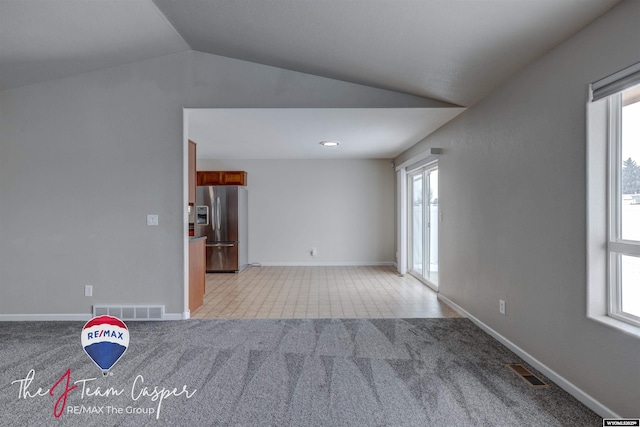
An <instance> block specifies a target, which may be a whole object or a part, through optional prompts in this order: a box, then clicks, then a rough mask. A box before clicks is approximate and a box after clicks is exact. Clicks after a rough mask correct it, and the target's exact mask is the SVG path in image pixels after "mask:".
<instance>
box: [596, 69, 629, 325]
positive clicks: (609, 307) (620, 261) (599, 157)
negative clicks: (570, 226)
mask: <svg viewBox="0 0 640 427" xmlns="http://www.w3.org/2000/svg"><path fill="white" fill-rule="evenodd" d="M591 95H592V100H591V102H590V103H589V105H588V107H587V119H588V143H587V147H588V151H587V170H588V184H587V190H588V192H587V209H588V235H587V251H588V314H589V316H590V317H592V318H595V319H597V320H601V321H603V322H605V323H608V324H610V325H613V326H616V327H618V328H620V329H622V330H625V331H627V332H631V333H633V334H635V335H639V336H640V64H636V65H634V66H632V67H629V68H627V69H625V70H622V71H621V72H619V73H616V74H614V75H612V76H609V77H607V78H605V79H602V80H600V81H598V82H596V83H593V84H592V85H591Z"/></svg>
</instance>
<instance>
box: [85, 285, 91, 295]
mask: <svg viewBox="0 0 640 427" xmlns="http://www.w3.org/2000/svg"><path fill="white" fill-rule="evenodd" d="M84 296H85V297H92V296H93V286H91V285H84Z"/></svg>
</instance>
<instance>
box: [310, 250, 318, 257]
mask: <svg viewBox="0 0 640 427" xmlns="http://www.w3.org/2000/svg"><path fill="white" fill-rule="evenodd" d="M316 255H318V250H317V249H316V248H311V256H316Z"/></svg>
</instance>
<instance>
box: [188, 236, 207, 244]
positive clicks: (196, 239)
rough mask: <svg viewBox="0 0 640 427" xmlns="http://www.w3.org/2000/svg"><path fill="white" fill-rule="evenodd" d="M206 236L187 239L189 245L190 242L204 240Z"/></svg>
mask: <svg viewBox="0 0 640 427" xmlns="http://www.w3.org/2000/svg"><path fill="white" fill-rule="evenodd" d="M206 238H207V236H200V237H189V243H191V242H197V241H198V240H202V239H206Z"/></svg>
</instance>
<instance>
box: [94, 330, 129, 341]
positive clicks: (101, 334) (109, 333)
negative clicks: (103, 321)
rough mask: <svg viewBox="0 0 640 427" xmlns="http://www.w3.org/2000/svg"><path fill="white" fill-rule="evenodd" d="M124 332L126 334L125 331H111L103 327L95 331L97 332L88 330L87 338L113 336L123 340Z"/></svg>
mask: <svg viewBox="0 0 640 427" xmlns="http://www.w3.org/2000/svg"><path fill="white" fill-rule="evenodd" d="M123 334H124V332H117V331H110V330H108V329H101V330H99V331H95V332H87V339H89V340H91V339H96V338H106V337H111V338H117V339H120V340H123V339H124V336H123Z"/></svg>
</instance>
